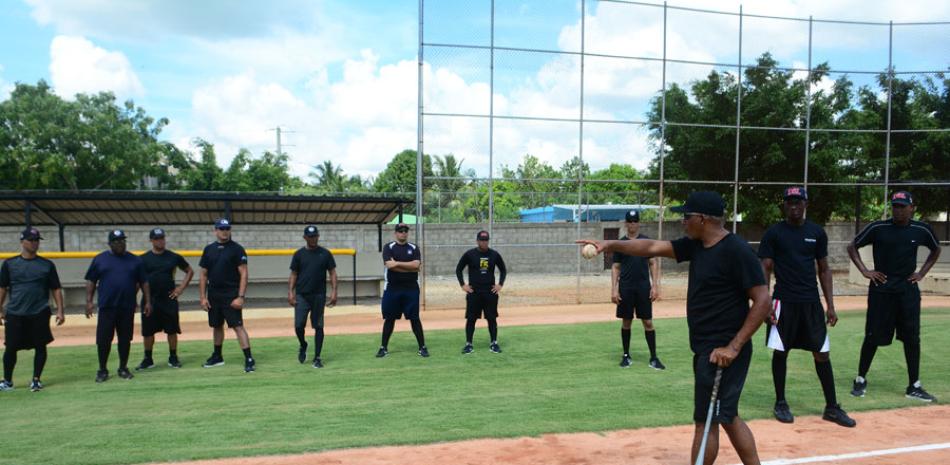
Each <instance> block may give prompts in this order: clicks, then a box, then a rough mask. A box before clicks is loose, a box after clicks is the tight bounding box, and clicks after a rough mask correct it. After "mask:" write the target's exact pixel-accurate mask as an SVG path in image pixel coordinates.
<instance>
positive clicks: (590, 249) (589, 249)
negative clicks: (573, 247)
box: [581, 244, 597, 260]
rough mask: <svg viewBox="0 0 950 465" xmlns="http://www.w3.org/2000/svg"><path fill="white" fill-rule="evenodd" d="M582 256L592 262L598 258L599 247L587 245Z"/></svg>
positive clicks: (582, 250) (582, 251)
mask: <svg viewBox="0 0 950 465" xmlns="http://www.w3.org/2000/svg"><path fill="white" fill-rule="evenodd" d="M581 255H583V256H584V258H586V259H588V260H590V259H591V258H594V257H596V256H597V247H594V244H587V245H585V246H584V248H582V249H581Z"/></svg>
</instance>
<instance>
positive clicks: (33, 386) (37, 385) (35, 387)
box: [30, 379, 43, 392]
mask: <svg viewBox="0 0 950 465" xmlns="http://www.w3.org/2000/svg"><path fill="white" fill-rule="evenodd" d="M42 390H43V383H41V382H40V380H38V379H34V380H33V381H31V382H30V391H32V392H40V391H42Z"/></svg>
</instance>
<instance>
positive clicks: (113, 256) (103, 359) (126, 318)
mask: <svg viewBox="0 0 950 465" xmlns="http://www.w3.org/2000/svg"><path fill="white" fill-rule="evenodd" d="M97 287H98V289H99V301H98V303H99V320H98V322H97V324H96V347H97V348H98V351H99V371H98V372H96V382H97V383H102V382H105V381H106V380H108V379H109V370H107V369H106V363H107V362H108V361H109V352H111V351H112V338H113V337H114V336H115V335H118V339H119V371H118V374H119V377H120V378H123V379H132V372H131V371H129V367H128V363H129V349H130V348H131V347H132V327H133V325H134V323H135V305H136V304H135V295H136V294H137V293H138V290H139V288H141V289H142V299H143V302H144V305H143V308H142V311H143V312H144V314H145V315H151V314H152V303H151V301H152V299H151V297H150V292H149V286H148V278H147V277H146V275H145V267H144V266H142V259H141V258H139V257H137V256H135V255H134V254H132V253H130V252H129V251H127V250H126V247H125V232H123V231H122V230H121V229H115V230H113V231H110V232H109V250H107V251H105V252H102V253H100V254H99V255H96V258H94V259H92V263H90V264H89V269H88V270H86V318H91V317H92V315H93V313H94V312H95V307H96V306H95V304H93V302H92V299H93V297H95V295H96V288H97Z"/></svg>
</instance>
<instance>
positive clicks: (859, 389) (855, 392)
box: [851, 378, 909, 397]
mask: <svg viewBox="0 0 950 465" xmlns="http://www.w3.org/2000/svg"><path fill="white" fill-rule="evenodd" d="M867 392H868V380H866V379H865V380H864V381H858V379H857V378H855V379H854V386H852V387H851V395H852V396H854V397H864V394H865V393H867ZM908 392H909V391H908Z"/></svg>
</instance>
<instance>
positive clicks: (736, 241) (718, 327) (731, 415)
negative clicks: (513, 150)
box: [578, 192, 769, 465]
mask: <svg viewBox="0 0 950 465" xmlns="http://www.w3.org/2000/svg"><path fill="white" fill-rule="evenodd" d="M724 209H725V205H724V203H723V201H722V197H720V196H719V194H717V193H715V192H693V193H692V194H690V196H689V198H688V199H687V200H686V204H685V205H681V206H678V207H673V208H672V211H674V212H677V213H682V214H683V227H684V229H685V231H686V236H685V237H683V238H680V239H677V240H674V241H655V240H649V239H641V240H636V241H592V240H581V241H578V243H580V244H591V245H594V246H595V247H596V251H597V252H598V253H600V252H620V253H623V254H627V255H637V256H645V257H667V258H674V259H676V260H677V261H678V262H683V261H689V262H690V266H689V285H688V291H687V297H686V320H687V324H688V325H689V342H690V348H691V349H692V351H693V373H694V375H695V384H694V399H695V407H694V410H693V420H694V421H695V422H696V430H695V435H694V437H693V447H692V458H693V462H694V463H695V462H696V458H697V456H698V455H699V452H700V450H704V454H703V460H701V461H700V462H699V463H705V464H707V465H709V464H712V463H713V462H715V461H716V455H717V454H718V452H719V427H718V425H722V428H723V429H724V430H725V431H726V434H727V435H728V436H729V440H730V442H732V445H733V447H735V449H736V452H737V453H738V454H739V457H740V458H741V459H742V463H744V464H747V465H748V464H758V463H759V457H758V452H757V451H756V447H755V438H754V437H753V435H752V430H750V429H749V427H748V425H746V423H745V422H744V421H742V419H741V418H740V417H739V396H740V395H741V394H742V387H743V385H744V384H745V379H746V374H747V373H748V371H749V363H750V362H751V360H752V344H751V342H750V339H751V337H752V335H753V334H754V333H755V331H756V330H757V329H758V328H759V325H761V324H762V322H763V321H764V320H765V317H766V315H767V314H768V311H769V292H768V288H767V286H766V283H765V275H764V274H763V272H762V266H761V264H760V263H759V259H758V257H756V255H755V252H754V251H753V250H752V248H751V247H749V244H748V243H747V242H746V241H745V240H743V239H742V238H740V237H739V236H737V235H735V234H732V233H730V232H729V231H727V230H726V229H725V228H723V213H724ZM750 300H751V301H752V305H751V307H750V305H749V301H750ZM719 368H721V369H722V372H721V381H720V382H719V385H718V386H717V387H718V397H717V398H716V399H712V395H713V389H714V384H715V383H714V381H715V380H716V378H717V376H716V372H717V369H719ZM711 399H712V402H713V406H712V407H714V408H711V409H710V408H709V407H710V402H711ZM707 410H708V412H709V416H710V418H709V420H711V421H712V422H713V423H715V424H716V425H717V426H716V427H715V428H713V429H712V430H711V431H710V432H709V434H708V435H707V434H705V431H704V423H705V422H706V421H707Z"/></svg>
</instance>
